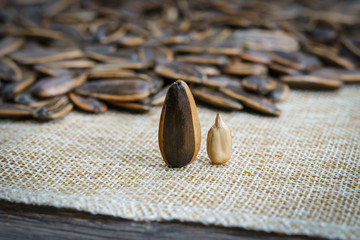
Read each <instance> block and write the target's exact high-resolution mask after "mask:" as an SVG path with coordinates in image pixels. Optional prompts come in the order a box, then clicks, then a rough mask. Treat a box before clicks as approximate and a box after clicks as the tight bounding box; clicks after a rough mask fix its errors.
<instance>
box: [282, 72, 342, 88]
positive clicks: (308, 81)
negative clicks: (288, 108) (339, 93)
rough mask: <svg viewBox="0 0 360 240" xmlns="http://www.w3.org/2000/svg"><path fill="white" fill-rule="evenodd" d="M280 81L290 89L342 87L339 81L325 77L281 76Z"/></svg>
mask: <svg viewBox="0 0 360 240" xmlns="http://www.w3.org/2000/svg"><path fill="white" fill-rule="evenodd" d="M281 81H283V82H285V83H287V84H289V85H290V87H292V88H305V89H324V90H326V89H337V88H340V87H341V86H342V84H343V83H342V81H341V80H339V79H332V78H327V77H320V76H315V75H296V76H295V75H294V76H283V77H282V78H281Z"/></svg>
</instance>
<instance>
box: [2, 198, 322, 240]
mask: <svg viewBox="0 0 360 240" xmlns="http://www.w3.org/2000/svg"><path fill="white" fill-rule="evenodd" d="M0 239H4V240H10V239H11V240H13V239H55V240H56V239H64V240H66V239H90V240H98V239H156V240H161V239H175V240H177V239H192V240H195V239H196V240H198V239H200V240H201V239H206V240H215V239H216V240H219V239H224V240H235V239H238V240H251V239H253V240H255V239H256V240H260V239H269V240H280V239H290V240H312V239H320V238H311V237H305V236H287V235H283V234H275V233H265V232H257V231H248V230H244V229H241V228H225V227H217V226H204V225H202V224H198V223H180V222H135V221H130V220H124V219H121V218H115V217H111V216H105V215H92V214H90V213H86V212H79V211H76V210H71V209H58V208H54V207H45V206H33V205H25V204H19V203H11V202H7V201H4V200H0Z"/></svg>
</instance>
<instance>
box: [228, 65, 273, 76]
mask: <svg viewBox="0 0 360 240" xmlns="http://www.w3.org/2000/svg"><path fill="white" fill-rule="evenodd" d="M222 72H223V73H226V74H232V75H261V74H267V68H266V67H265V66H264V65H261V64H251V63H241V62H240V63H234V64H230V65H228V66H226V67H224V68H223V69H222Z"/></svg>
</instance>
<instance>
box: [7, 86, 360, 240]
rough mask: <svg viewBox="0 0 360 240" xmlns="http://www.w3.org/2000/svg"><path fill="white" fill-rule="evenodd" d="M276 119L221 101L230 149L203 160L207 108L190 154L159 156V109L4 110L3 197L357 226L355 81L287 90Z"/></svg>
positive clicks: (151, 215) (307, 229)
mask: <svg viewBox="0 0 360 240" xmlns="http://www.w3.org/2000/svg"><path fill="white" fill-rule="evenodd" d="M279 106H280V108H281V109H282V110H283V115H282V116H281V117H280V118H272V117H266V116H261V115H256V114H249V113H246V112H222V113H221V114H222V118H223V120H224V121H225V122H226V123H227V125H228V126H229V127H230V128H231V130H232V134H233V155H232V159H231V160H230V161H229V162H228V163H227V164H225V165H221V166H215V165H211V164H210V163H209V160H208V158H207V155H206V134H207V131H208V129H209V128H210V127H211V125H212V124H213V122H214V119H215V115H216V112H215V111H214V110H213V109H207V108H205V107H199V108H198V111H199V118H200V123H201V130H202V144H201V149H200V153H199V155H198V157H197V160H196V161H195V162H194V163H192V164H191V165H189V166H187V167H185V168H182V169H170V168H168V167H166V165H165V163H164V162H163V161H162V160H161V155H160V152H159V149H158V142H157V130H158V121H159V116H160V111H161V108H156V109H154V110H152V112H151V113H149V114H145V115H136V114H129V113H121V112H116V111H110V112H108V113H106V114H103V115H91V114H83V113H72V114H70V115H69V116H67V117H65V118H64V119H61V120H57V121H52V122H47V123H38V122H35V121H32V120H27V121H10V120H0V131H1V134H0V153H1V155H0V167H1V168H0V169H1V172H0V198H2V199H7V200H10V201H16V202H24V203H32V204H39V205H51V206H56V207H70V208H75V209H79V210H84V211H89V212H91V213H94V214H108V215H113V216H119V217H123V218H128V219H135V220H156V221H163V220H180V221H192V222H201V223H204V224H216V225H223V226H229V227H230V226H231V227H243V228H246V229H255V230H263V231H273V232H281V233H286V234H305V235H311V236H323V237H328V238H342V239H356V238H359V236H360V179H359V177H360V87H359V86H347V87H345V88H343V89H341V90H339V91H337V92H320V93H318V92H306V91H301V92H300V91H292V93H291V95H290V97H289V99H288V100H287V101H286V102H284V103H281V104H279Z"/></svg>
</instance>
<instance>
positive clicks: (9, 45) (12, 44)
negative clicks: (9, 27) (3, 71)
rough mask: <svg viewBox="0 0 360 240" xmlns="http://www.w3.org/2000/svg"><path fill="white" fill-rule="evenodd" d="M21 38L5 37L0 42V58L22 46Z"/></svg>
mask: <svg viewBox="0 0 360 240" xmlns="http://www.w3.org/2000/svg"><path fill="white" fill-rule="evenodd" d="M24 43H25V41H24V39H23V38H16V37H6V38H3V39H2V40H1V41H0V57H2V56H5V55H6V54H8V53H12V52H14V51H16V50H18V49H19V48H21V47H22V46H23V45H24Z"/></svg>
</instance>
